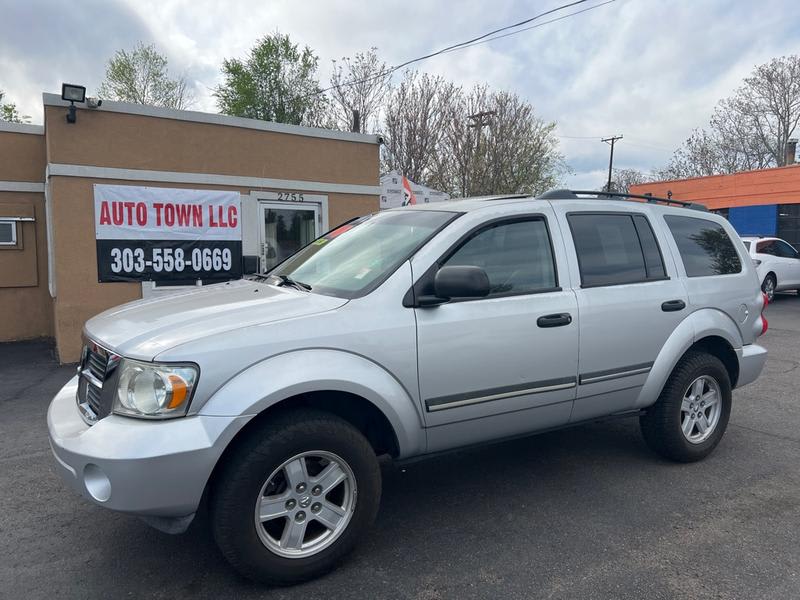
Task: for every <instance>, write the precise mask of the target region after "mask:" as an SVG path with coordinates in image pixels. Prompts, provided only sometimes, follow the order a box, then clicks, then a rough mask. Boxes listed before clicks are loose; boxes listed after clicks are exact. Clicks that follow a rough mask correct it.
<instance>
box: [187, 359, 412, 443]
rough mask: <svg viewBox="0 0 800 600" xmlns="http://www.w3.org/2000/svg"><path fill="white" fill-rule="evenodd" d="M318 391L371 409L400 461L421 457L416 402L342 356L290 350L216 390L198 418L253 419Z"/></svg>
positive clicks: (371, 366)
mask: <svg viewBox="0 0 800 600" xmlns="http://www.w3.org/2000/svg"><path fill="white" fill-rule="evenodd" d="M322 390H329V391H341V392H350V393H352V394H356V395H358V396H361V397H363V398H365V399H366V400H368V401H369V402H371V403H372V404H374V405H375V406H376V407H377V408H378V409H379V410H380V411H381V412H382V413H383V414H384V415H385V416H386V418H387V419H388V421H389V423H390V424H391V426H392V428H393V429H394V433H395V436H396V437H397V443H398V447H399V451H400V456H399V457H400V458H405V457H408V456H415V455H417V454H422V453H424V452H425V450H426V446H427V443H426V440H427V438H426V435H425V429H424V428H423V426H422V420H421V417H420V414H419V411H418V408H417V403H416V400H414V399H413V398H412V396H411V395H410V394H409V393H408V392H407V391H406V389H405V388H404V387H403V386H402V385H401V384H400V382H399V381H398V380H397V379H395V378H394V377H393V376H392V375H391V374H390V373H389V372H388V371H386V370H385V369H384V368H383V367H381V366H380V365H378V364H376V363H374V362H372V361H370V360H368V359H367V358H364V357H363V356H360V355H357V354H353V353H350V352H345V351H342V350H333V349H327V348H314V349H306V350H296V351H291V352H287V353H285V354H279V355H277V356H273V357H271V358H268V359H265V360H263V361H261V362H259V363H256V364H254V365H252V366H250V367H248V368H247V369H245V370H244V371H242V372H240V373H239V374H237V375H236V376H235V377H233V378H232V379H230V380H229V381H228V382H227V383H225V384H224V385H223V386H222V387H221V388H220V389H219V390H217V391H216V393H214V395H213V396H212V397H211V398H210V399H209V400H208V402H206V404H205V405H204V406H203V407H202V408H201V409H200V414H202V415H210V416H239V415H249V416H255V415H257V414H258V413H260V412H262V411H263V410H265V409H267V408H269V407H270V406H273V405H274V404H277V403H278V402H280V401H281V400H285V399H286V398H289V397H291V396H295V395H297V394H302V393H305V392H317V391H322Z"/></svg>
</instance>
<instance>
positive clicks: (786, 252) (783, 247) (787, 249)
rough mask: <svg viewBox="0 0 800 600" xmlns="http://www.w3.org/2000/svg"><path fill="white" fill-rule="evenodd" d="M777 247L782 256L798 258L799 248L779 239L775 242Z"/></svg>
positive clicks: (779, 254)
mask: <svg viewBox="0 0 800 600" xmlns="http://www.w3.org/2000/svg"><path fill="white" fill-rule="evenodd" d="M775 249H776V250H777V252H778V256H780V257H782V258H797V250H795V249H794V248H792V247H791V246H790V245H789V244H787V243H786V242H784V241H781V240H778V241H777V242H775Z"/></svg>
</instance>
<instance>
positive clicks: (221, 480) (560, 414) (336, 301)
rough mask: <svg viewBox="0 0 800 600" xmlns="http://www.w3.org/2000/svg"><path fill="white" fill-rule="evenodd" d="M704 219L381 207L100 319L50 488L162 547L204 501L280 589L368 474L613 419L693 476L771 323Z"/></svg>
mask: <svg viewBox="0 0 800 600" xmlns="http://www.w3.org/2000/svg"><path fill="white" fill-rule="evenodd" d="M592 194H593V195H592ZM640 200H641V201H640ZM697 208H699V207H696V206H693V205H688V204H685V203H679V202H675V201H673V200H662V199H657V198H650V197H648V198H644V197H640V198H634V197H630V196H626V197H625V198H613V199H612V198H610V197H608V195H603V196H598V195H597V194H596V193H589V192H571V191H567V190H558V191H553V192H549V193H547V194H545V195H543V196H541V197H539V198H531V197H516V196H503V197H491V198H473V199H467V200H461V201H453V202H447V203H441V204H431V205H425V206H418V207H411V208H401V209H395V210H388V211H384V212H380V213H377V214H373V215H369V216H367V217H363V218H360V219H356V220H354V221H351V222H349V223H347V224H345V225H342V226H340V227H338V228H337V229H334V230H333V231H331V232H329V233H327V234H326V235H324V236H322V237H320V238H319V239H317V240H316V241H314V242H312V243H311V244H309V245H308V246H306V247H305V248H303V249H302V250H300V251H299V252H297V253H296V254H295V255H293V256H291V257H290V258H288V259H287V260H286V261H284V262H283V263H282V264H280V265H278V266H277V267H275V268H274V269H273V270H272V271H270V272H269V273H266V274H263V275H259V276H254V277H251V278H249V279H245V280H240V281H236V282H230V283H225V284H219V285H213V286H208V287H206V288H202V289H199V290H198V291H192V292H188V293H183V294H180V295H175V296H172V297H167V298H160V299H157V300H149V301H137V302H132V303H130V304H126V305H123V306H120V307H117V308H114V309H112V310H109V311H107V312H105V313H103V314H101V315H99V316H97V317H95V318H93V319H91V320H90V321H89V322H88V323H87V324H86V327H85V337H86V345H85V348H84V350H83V356H82V359H81V363H80V366H79V368H78V375H77V376H76V377H74V378H73V379H72V380H71V381H70V382H69V383H67V384H66V385H65V386H64V388H63V389H62V390H61V391H60V392H59V393H58V395H57V396H56V397H55V398H54V399H53V401H52V403H51V405H50V409H49V412H48V416H47V419H48V427H49V431H50V441H51V444H52V448H53V453H54V454H55V460H56V463H57V465H58V468H59V470H60V472H61V474H62V475H63V477H64V479H65V480H66V481H67V482H68V484H69V485H70V486H71V487H73V488H74V489H75V490H76V491H78V492H79V493H81V494H83V495H84V496H86V497H87V498H89V499H90V500H92V501H94V502H95V503H97V504H99V505H101V506H105V507H108V508H110V509H113V510H117V511H122V512H127V513H132V514H136V515H140V516H142V517H143V518H144V519H145V520H146V521H147V522H149V523H150V524H152V525H154V526H156V527H158V528H160V529H162V530H165V531H169V532H173V533H177V532H181V531H183V530H185V529H186V527H188V525H189V523H190V522H191V521H192V518H193V517H194V515H195V513H196V512H197V511H198V509H199V507H200V506H201V500H202V501H203V502H202V504H203V505H206V504H207V505H208V510H209V512H210V522H211V524H212V527H213V532H214V536H215V539H216V541H217V543H218V544H219V547H220V549H221V550H222V553H223V554H224V555H225V556H226V557H227V559H228V560H229V561H230V562H231V563H232V564H233V566H234V567H235V568H236V569H238V570H239V571H240V572H241V573H243V574H244V575H245V576H247V577H250V578H253V579H257V580H261V581H266V582H271V583H277V584H287V583H293V582H298V581H301V580H304V579H308V578H311V577H314V576H317V575H319V574H321V573H323V572H325V571H326V570H328V569H330V568H331V567H333V566H334V565H335V564H336V563H337V561H339V560H340V559H341V558H342V557H343V556H344V555H345V554H346V553H347V552H348V551H349V550H351V549H352V548H353V547H354V546H355V544H356V542H357V540H358V538H360V537H361V536H362V534H364V532H365V531H366V530H367V529H368V527H369V526H370V524H371V523H372V521H373V520H374V519H375V517H376V514H377V511H378V504H379V500H380V495H381V471H380V469H379V466H378V460H377V457H378V456H380V455H389V456H391V457H393V458H394V459H396V460H405V459H409V458H411V457H418V456H421V455H426V454H432V453H436V452H441V451H445V450H450V449H453V448H459V447H463V446H466V445H470V444H478V443H481V442H488V441H493V440H500V439H503V438H509V437H512V436H519V435H524V434H530V433H534V432H537V431H543V430H549V429H553V428H558V427H564V426H568V425H574V424H579V423H584V422H586V421H590V420H596V419H598V418H602V417H612V416H613V417H617V416H625V415H630V416H638V417H639V421H640V423H641V429H642V433H643V435H644V438H645V440H646V441H647V443H648V445H649V446H650V447H651V448H652V449H653V450H654V451H656V452H658V453H659V454H661V455H663V456H666V457H668V458H670V459H673V460H677V461H695V460H699V459H701V458H703V457H705V456H706V455H708V454H709V453H710V452H711V451H712V450H713V449H714V447H715V446H716V445H717V444H718V443H719V441H720V439H721V438H722V435H723V433H724V432H725V428H726V426H727V423H728V417H729V415H730V411H731V402H732V395H731V390H732V389H734V388H736V387H740V386H743V385H745V384H748V383H750V382H752V381H753V380H755V379H756V378H757V377H758V376H759V374H760V372H761V370H762V367H763V366H764V361H765V359H766V350H765V349H764V348H762V347H761V346H759V345H757V344H756V343H755V342H756V339H757V338H758V336H759V335H761V334H763V333H764V332H765V331H766V328H767V323H766V320H765V319H764V318H763V316H762V314H761V313H762V310H763V308H764V306H765V300H764V299H763V295H762V293H761V290H760V289H759V284H760V282H759V280H758V278H757V276H756V272H755V266H754V264H753V261H752V260H750V258H749V256H748V255H747V253H746V251H745V248H744V246H743V245H742V244H741V243H740V242H738V241H737V242H735V243H734V242H733V241H732V240H735V239H737V238H736V233H735V232H734V230H733V229H732V228H731V226H730V225H729V224H728V223H727V222H726V221H725V220H724V219H723V218H721V217H718V216H715V215H713V214H710V213H708V212H704V211H702V210H694V209H697Z"/></svg>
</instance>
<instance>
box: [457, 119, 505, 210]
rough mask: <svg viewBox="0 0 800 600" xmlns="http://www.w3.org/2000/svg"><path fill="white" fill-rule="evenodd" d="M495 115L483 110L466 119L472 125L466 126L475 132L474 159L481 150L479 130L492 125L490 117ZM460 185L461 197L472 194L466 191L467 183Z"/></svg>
mask: <svg viewBox="0 0 800 600" xmlns="http://www.w3.org/2000/svg"><path fill="white" fill-rule="evenodd" d="M496 114H497V111H496V110H484V111H481V112H479V113H475V114H474V115H469V116H468V117H467V118H468V119H469V120H470V121H472V123H470V124H469V125H467V126H468V127H471V128H473V129H475V130H476V134H475V155H474V156H475V158H477V157H478V153H479V152H480V149H481V130H482V129H483V128H484V127H488V126H489V125H491V124H492V117H493V116H495V115H496ZM474 168H475V165H474V164H473V169H474ZM462 183H463V185H462V187H463V188H464V189H463V190H462V193H463V195H464V196H470V195H472V192H471V191H470V190H469V189H467V187H468V186H467V182H466V181H464V182H462ZM470 187H471V186H470Z"/></svg>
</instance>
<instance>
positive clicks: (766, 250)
mask: <svg viewBox="0 0 800 600" xmlns="http://www.w3.org/2000/svg"><path fill="white" fill-rule="evenodd" d="M756 252H758V253H759V254H770V255H771V256H778V249H777V247H776V246H775V242H773V241H772V240H770V241H768V242H759V243H758V246H756Z"/></svg>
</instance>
